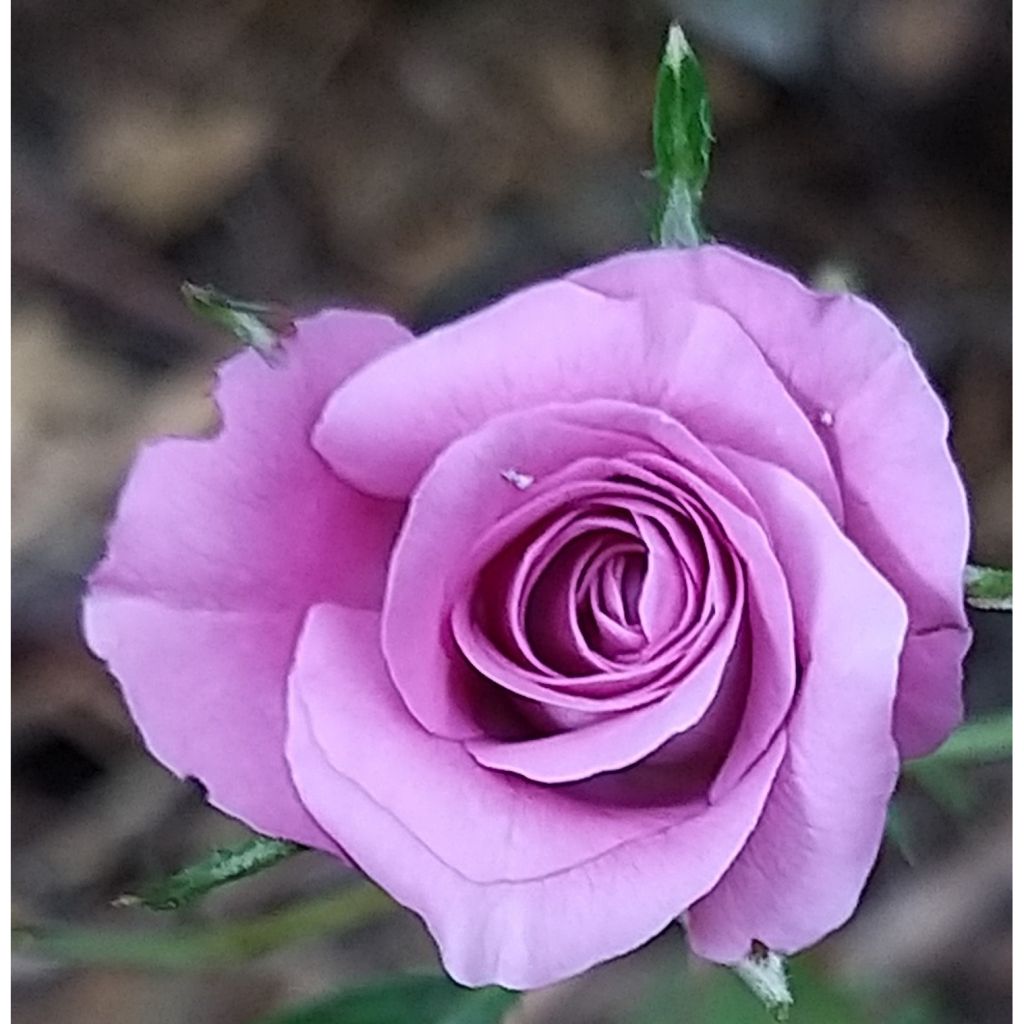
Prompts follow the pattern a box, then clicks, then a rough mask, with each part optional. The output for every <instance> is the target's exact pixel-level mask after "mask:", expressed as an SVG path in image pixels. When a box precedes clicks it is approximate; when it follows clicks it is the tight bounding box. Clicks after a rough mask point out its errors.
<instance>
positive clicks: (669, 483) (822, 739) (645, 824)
mask: <svg viewBox="0 0 1024 1024" xmlns="http://www.w3.org/2000/svg"><path fill="white" fill-rule="evenodd" d="M287 345H288V349H287V357H286V360H285V363H284V366H283V367H281V368H278V369H271V368H268V367H267V366H265V365H264V364H262V363H261V361H260V360H259V359H258V358H257V357H256V356H255V355H254V354H253V353H246V354H244V355H240V356H237V357H236V358H234V359H232V360H230V361H229V362H227V363H226V364H225V365H224V366H223V368H222V369H221V372H220V384H219V389H218V395H217V397H218V402H219V405H220V408H221V411H222V414H223V418H224V424H223V428H222V431H221V433H220V434H219V436H217V437H216V438H213V439H212V440H183V439H167V440H163V441H160V442H157V443H156V444H154V445H152V446H150V447H149V448H147V449H146V450H145V451H143V452H142V454H141V455H140V457H139V459H138V461H137V463H136V465H135V467H134V470H133V471H132V474H131V476H130V478H129V480H128V482H127V484H126V486H125V489H124V493H123V495H122V497H121V501H120V507H119V509H118V513H117V517H116V519H115V521H114V523H113V526H112V528H111V530H110V536H109V547H108V551H107V554H106V557H105V559H104V560H103V562H102V563H101V564H100V565H99V567H98V568H97V570H96V571H95V573H94V575H93V576H92V579H91V584H90V592H89V596H88V598H87V601H86V607H85V628H86V632H87V636H88V639H89V643H90V644H91V646H92V648H93V649H94V650H95V651H96V652H97V653H98V654H99V655H100V656H102V657H103V658H105V659H106V660H107V661H108V662H109V665H110V667H111V670H112V671H113V673H114V674H115V675H116V676H117V677H118V679H119V680H120V682H121V685H122V687H123V691H124V694H125V697H126V700H127V703H128V706H129V708H130V710H131V712H132V714H133V716H134V718H135V720H136V722H137V723H138V725H139V728H140V729H141V731H142V733H143V735H144V737H145V739H146V742H147V744H148V745H149V747H150V749H151V750H152V752H153V753H154V754H155V755H156V756H157V757H158V758H159V759H160V760H162V761H163V762H164V763H165V764H167V765H168V766H169V767H170V768H172V769H173V770H175V771H176V772H178V773H180V774H182V775H188V776H195V777H198V778H199V779H200V780H201V781H202V782H203V783H204V784H205V785H206V787H207V788H208V792H209V797H210V799H211V801H212V802H213V803H214V804H216V805H217V806H218V807H221V808H223V809H224V810H226V811H227V812H229V813H231V814H233V815H235V816H236V817H238V818H241V819H242V820H244V821H246V822H247V823H249V824H250V825H251V826H253V827H255V828H256V829H259V830H261V831H263V832H266V833H271V834H274V835H277V836H285V837H289V838H292V839H295V840H298V841H300V842H303V843H308V844H311V845H313V846H316V847H319V848H321V849H324V850H328V851H332V852H335V853H339V854H340V853H342V852H343V853H344V854H345V855H347V856H348V857H349V858H351V860H352V861H354V862H355V863H356V864H357V865H359V866H360V867H361V868H362V869H364V870H365V872H366V873H367V874H368V875H369V876H370V877H371V878H373V879H374V880H376V881H377V882H378V883H380V884H381V885H382V886H383V887H384V888H385V889H387V890H388V891H389V892H391V893H392V894H393V895H394V896H395V897H396V898H397V899H398V900H399V901H400V902H402V903H404V904H406V905H407V906H409V907H411V908H413V909H414V910H415V911H417V912H418V913H419V914H420V915H421V916H422V917H423V918H424V919H425V920H426V922H427V925H428V927H429V928H430V930H431V932H432V933H433V935H434V937H435V938H436V940H437V942H438V943H439V945H440V948H441V951H442V955H443V958H444V961H445V964H446V966H447V968H448V970H449V972H450V973H451V974H452V975H453V976H454V977H455V978H456V979H457V980H459V981H462V982H464V983H467V984H470V985H477V984H483V983H488V982H498V983H501V984H504V985H506V986H509V987H512V988H529V987H533V986H538V985H543V984H546V983H549V982H552V981H556V980H558V979H560V978H564V977H567V976H569V975H572V974H574V973H576V972H578V971H581V970H583V969H585V968H587V967H588V966H590V965H592V964H594V963H596V962H598V961H601V960H604V959H607V958H609V957H612V956H615V955H617V954H620V953H623V952H625V951H628V950H630V949H632V948H634V947H636V946H638V945H639V944H641V943H642V942H644V941H645V940H647V939H648V938H650V937H651V936H653V935H654V934H656V933H657V932H658V931H659V930H661V929H662V928H663V927H664V926H665V925H666V924H668V923H669V922H671V921H672V920H673V919H675V918H678V917H680V916H682V918H683V919H684V921H685V924H686V926H687V928H688V932H689V938H690V942H691V944H692V946H693V948H694V949H695V950H696V952H698V953H699V954H701V955H703V956H706V957H709V958H711V959H714V960H718V961H722V962H731V961H736V960H738V959H740V958H742V957H743V956H744V955H745V954H747V953H748V952H749V951H750V949H751V943H752V941H753V940H758V941H760V942H763V943H765V944H766V945H768V946H769V947H771V948H773V949H776V950H779V951H782V952H790V951H794V950H797V949H800V948H802V947H805V946H807V945H809V944H811V943H813V942H815V941H816V940H817V939H819V938H820V937H821V936H823V935H824V934H825V933H827V932H829V931H830V930H832V929H834V928H836V927H837V926H838V925H840V924H841V923H842V922H843V921H844V920H845V919H846V918H847V917H848V916H849V914H850V913H851V912H852V910H853V908H854V906H855V904H856V901H857V899H858V896H859V893H860V891H861V889H862V887H863V884H864V881H865V878H866V876H867V873H868V871H869V869H870V867H871V865H872V862H873V860H874V858H875V856H876V853H877V850H878V846H879V842H880V838H881V834H882V827H883V820H884V817H885V811H886V804H887V801H888V799H889V797H890V795H891V793H892V790H893V787H894V785H895V782H896V778H897V772H898V762H899V755H902V756H904V757H907V756H914V755H919V754H922V753H924V752H926V751H928V750H930V749H931V748H933V747H934V746H935V745H936V744H938V743H939V742H940V741H941V740H942V739H943V738H944V737H945V736H946V735H947V734H948V733H949V732H950V730H951V729H952V727H953V726H954V725H955V724H956V722H957V721H958V720H959V717H960V713H961V705H960V684H961V661H962V656H963V654H964V651H965V648H966V646H967V644H968V640H969V633H968V630H967V628H966V623H965V619H964V612H963V607H962V600H961V590H960V588H961V575H962V571H963V568H964V560H965V555H966V543H967V533H968V523H967V513H966V508H965V501H964V495H963V490H962V487H961V484H960V481H959V478H958V476H957V473H956V470H955V468H954V465H953V462H952V460H951V458H950V455H949V452H948V449H947V446H946V434H947V420H946V416H945V414H944V412H943V409H942V407H941V405H940V404H939V402H938V400H937V399H936V397H935V395H934V393H933V392H932V390H931V388H930V387H929V385H928V384H927V382H926V380H925V378H924V376H923V374H922V373H921V370H920V369H919V367H918V366H917V364H916V363H915V361H914V358H913V356H912V354H911V351H910V349H909V347H908V346H907V344H906V343H905V342H904V340H903V339H902V338H901V337H900V335H899V333H898V332H897V330H896V329H895V328H894V327H893V326H892V324H891V323H889V321H888V320H886V319H885V318H884V317H883V316H882V315H881V314H880V313H879V312H878V311H877V310H876V309H874V308H873V307H872V306H870V305H868V304H866V303H865V302H862V301H861V300H859V299H856V298H853V297H850V296H824V295H817V294H814V293H813V292H810V291H808V290H806V289H805V288H804V287H802V286H801V285H800V284H799V283H797V282H796V281H795V280H794V279H793V278H791V277H789V276H787V275H786V274H784V273H782V272H780V271H778V270H775V269H772V268H771V267H768V266H766V265H764V264H762V263H760V262H757V261H755V260H753V259H750V258H748V257H746V256H743V255H740V254H739V253H736V252H734V251H732V250H729V249H727V248H723V247H717V246H715V247H703V248H700V249H697V250H692V251H687V252H676V251H660V252H640V253H634V254H628V255H624V256H622V257H619V258H616V259H612V260H610V261H608V262H606V263H603V264H600V265H598V266H594V267H590V268H587V269H585V270H582V271H579V272H577V273H574V274H571V275H569V276H568V277H567V278H565V279H563V280H558V281H553V282H549V283H545V284H541V285H538V286H536V287H532V288H528V289H526V290H525V291H522V292H519V293H517V294H515V295H513V296H511V297H510V298H508V299H506V300H504V301H502V302H499V303H497V304H496V305H494V306H491V307H488V308H486V309H484V310H482V311H481V312H478V313H476V314H474V315H471V316H468V317H466V318H464V319H462V320H459V321H457V322H455V323H453V324H449V325H447V326H444V327H441V328H438V329H436V330H434V331H431V332H429V333H428V334H426V335H424V336H423V337H421V338H418V339H416V340H412V339H411V338H410V337H409V335H408V334H407V332H406V331H405V330H403V329H402V328H401V327H399V326H397V325H396V324H395V323H393V322H392V321H391V320H389V319H387V318H385V317H382V316H377V315H372V314H368V313H358V312H350V311H332V312H327V313H322V314H320V315H318V316H315V317H312V318H310V319H308V320H304V321H300V323H299V324H298V329H297V332H296V334H295V336H294V337H293V338H291V339H289V341H288V342H287Z"/></svg>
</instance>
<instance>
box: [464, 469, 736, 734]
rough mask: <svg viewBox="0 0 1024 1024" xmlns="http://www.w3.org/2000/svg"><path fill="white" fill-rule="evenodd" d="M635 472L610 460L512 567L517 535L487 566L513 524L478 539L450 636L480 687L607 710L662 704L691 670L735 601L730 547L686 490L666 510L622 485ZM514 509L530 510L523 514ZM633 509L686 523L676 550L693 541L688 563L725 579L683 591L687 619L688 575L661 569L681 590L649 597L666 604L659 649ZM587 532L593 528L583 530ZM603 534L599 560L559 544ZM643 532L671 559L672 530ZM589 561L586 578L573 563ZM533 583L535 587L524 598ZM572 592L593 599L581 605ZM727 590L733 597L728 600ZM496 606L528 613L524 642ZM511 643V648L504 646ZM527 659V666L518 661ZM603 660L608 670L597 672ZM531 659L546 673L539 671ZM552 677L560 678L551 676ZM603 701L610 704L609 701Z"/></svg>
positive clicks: (591, 551)
mask: <svg viewBox="0 0 1024 1024" xmlns="http://www.w3.org/2000/svg"><path fill="white" fill-rule="evenodd" d="M630 465H631V463H630V461H629V460H613V461H611V462H607V463H605V464H604V466H603V467H602V468H603V470H604V473H603V475H604V477H605V479H603V480H602V479H599V480H591V481H586V482H580V484H578V485H574V486H573V487H572V488H570V489H569V492H568V493H567V494H563V496H564V497H566V498H567V501H566V504H567V505H568V506H569V508H568V509H567V510H566V511H565V514H564V516H562V517H559V515H558V514H557V510H549V513H548V520H547V522H548V523H549V525H548V527H547V528H546V529H545V530H544V531H543V532H542V533H541V534H540V536H538V535H537V534H530V533H527V536H528V537H529V541H528V543H527V545H526V550H527V551H528V555H526V556H524V557H523V558H521V559H520V560H518V562H517V559H516V558H515V557H511V556H509V555H508V553H507V552H508V547H511V548H513V549H514V548H515V547H517V546H518V545H517V542H521V538H519V537H515V536H513V537H511V538H509V542H508V546H507V547H506V549H504V550H503V551H501V552H498V553H496V555H495V557H491V558H487V555H489V554H490V553H491V552H492V551H493V550H494V548H495V547H497V544H496V543H495V536H493V534H496V535H497V537H498V538H499V539H503V538H507V537H509V534H510V533H512V534H514V533H515V532H516V530H515V527H519V524H518V523H517V524H514V527H512V528H510V527H509V524H508V522H507V521H503V522H501V523H499V524H497V525H496V527H495V529H494V530H493V531H489V532H488V533H487V534H485V536H484V537H483V538H481V541H480V544H479V545H478V547H477V554H478V555H480V556H481V560H482V561H484V564H483V565H482V566H481V568H480V570H479V571H478V574H477V577H476V583H475V585H474V586H473V587H472V588H471V596H470V595H467V597H466V598H465V599H462V600H460V601H457V602H456V605H455V607H454V608H453V612H452V629H453V634H454V638H455V642H456V645H457V647H458V649H459V650H460V651H461V652H462V653H463V654H464V655H465V657H466V658H467V660H468V661H469V662H470V664H472V665H473V667H474V668H475V669H476V670H477V671H478V672H479V673H480V674H481V676H482V677H483V678H482V680H481V684H482V685H486V683H487V681H490V682H491V683H496V684H498V685H499V686H501V687H503V688H505V689H506V690H508V691H511V692H512V693H515V694H518V695H519V696H521V697H526V698H528V699H532V700H538V701H540V702H542V703H550V704H552V705H555V706H559V707H568V708H574V709H577V710H587V711H590V712H592V713H595V714H603V713H606V712H607V711H609V710H612V709H613V708H622V707H627V706H637V705H638V704H640V703H645V702H649V701H650V700H652V699H656V698H657V697H659V696H662V695H663V693H664V692H665V688H666V687H668V686H671V685H675V683H674V682H673V681H674V680H678V679H679V678H681V674H683V673H685V671H686V670H687V669H688V668H690V667H692V666H693V665H695V664H697V663H698V662H699V661H700V659H701V657H702V656H703V655H704V653H705V651H706V650H707V649H708V648H709V646H710V645H711V644H712V643H713V642H714V638H715V636H716V629H715V627H714V619H715V617H716V615H717V616H721V614H722V613H723V611H724V610H725V609H727V608H728V606H729V604H730V603H731V601H732V600H734V599H735V598H734V595H735V586H734V584H732V582H731V581H734V580H735V578H736V575H737V572H738V570H737V569H736V568H735V567H733V568H732V569H731V570H726V569H725V568H724V564H723V562H722V558H721V549H722V548H723V546H725V547H727V542H726V541H725V538H724V536H723V535H722V534H721V531H720V530H718V529H716V528H715V525H714V522H713V519H712V518H711V517H710V514H709V512H708V510H707V509H704V508H703V507H702V505H701V503H700V502H698V501H696V499H694V498H693V497H692V496H691V495H688V494H685V493H683V492H682V491H680V492H679V493H678V494H677V495H676V496H675V501H674V502H673V501H671V500H669V499H668V498H666V497H665V496H663V495H661V494H657V493H652V492H651V490H650V489H649V488H648V487H646V486H645V485H644V484H643V483H638V482H633V481H628V480H627V479H625V473H624V471H625V469H626V468H628V467H629V466H630ZM608 477H614V479H608ZM661 486H662V487H664V482H662V483H661ZM652 501H653V503H654V504H653V505H652ZM581 506H582V507H583V508H584V509H585V510H586V511H585V512H584V513H583V514H578V513H574V512H572V511H570V510H572V509H576V508H579V507H581ZM519 511H520V512H521V513H525V512H526V511H527V507H526V506H524V507H523V508H522V509H520V510H519ZM640 511H642V512H644V513H646V514H648V515H649V516H658V517H661V518H664V519H671V518H677V519H682V520H685V521H686V522H687V524H690V526H691V527H692V529H688V530H685V529H684V530H677V531H675V534H674V538H675V540H676V542H678V543H683V544H686V545H692V544H693V543H694V542H695V540H699V541H700V544H699V546H700V548H701V550H700V551H699V552H697V553H688V554H687V557H686V561H687V562H688V564H689V565H692V566H694V567H699V568H703V569H704V570H705V571H708V570H709V569H710V571H711V573H712V575H715V576H718V577H720V578H719V579H716V580H715V581H714V585H713V586H709V585H708V582H707V581H706V580H702V581H700V583H699V586H697V587H691V588H690V589H693V590H694V591H695V592H697V593H700V594H701V597H702V607H701V611H700V614H699V615H697V614H695V615H694V616H691V617H689V618H688V619H683V618H682V617H681V616H680V615H679V612H680V611H681V609H682V602H683V596H682V594H681V589H682V587H683V586H684V580H685V576H686V571H684V570H683V569H677V570H676V571H675V572H674V573H673V572H670V571H668V570H667V569H663V571H662V573H661V579H662V580H663V581H664V585H665V586H671V587H673V588H674V589H675V590H676V591H677V594H676V596H675V597H674V598H672V599H670V600H669V601H668V602H666V601H664V600H663V599H659V598H657V597H656V596H655V598H654V599H653V600H654V602H655V605H657V604H661V606H662V607H661V608H660V609H658V610H657V611H656V614H660V615H661V616H662V619H663V621H664V628H663V629H661V631H660V634H661V635H659V636H657V637H656V639H657V641H658V642H657V643H656V644H654V645H652V644H651V638H650V637H649V636H647V634H646V633H645V632H644V630H643V628H642V623H641V621H640V620H641V615H642V614H643V615H646V607H645V609H644V611H643V612H641V603H642V602H645V601H647V600H649V599H651V598H650V593H649V592H648V591H647V586H648V563H649V561H650V557H651V551H650V549H649V548H647V547H646V546H645V545H644V544H643V542H642V538H640V537H639V536H635V537H631V536H628V532H627V531H628V529H629V528H632V530H633V531H634V533H635V534H639V529H638V527H637V525H636V523H637V519H638V512H640ZM510 518H512V517H510ZM624 524H628V526H627V525H624ZM698 524H699V525H698ZM587 529H589V530H590V531H591V532H590V533H584V531H585V530H587ZM522 530H523V531H524V532H526V531H528V524H526V523H524V524H523V525H522ZM602 531H604V532H605V533H606V534H607V537H608V547H607V549H606V550H601V549H600V548H599V546H598V549H597V550H596V552H595V548H594V547H593V546H591V545H590V544H587V545H584V546H577V545H576V544H575V543H573V544H572V545H571V549H568V548H566V546H565V544H567V543H569V542H573V541H575V540H577V539H579V538H581V537H591V538H592V536H593V535H597V534H600V533H601V532H602ZM618 531H621V532H618ZM649 532H650V533H651V536H652V543H654V544H656V545H657V546H658V548H659V550H660V555H661V558H662V560H663V561H664V560H667V559H669V558H670V545H669V543H668V540H667V538H668V536H669V534H668V533H665V534H663V535H660V536H659V535H658V534H657V533H656V532H652V531H649ZM562 542H565V543H562ZM709 551H711V552H714V554H713V555H712V554H709ZM545 555H550V556H551V561H550V563H549V564H547V565H545V564H544V562H543V559H544V556H545ZM586 555H589V556H590V561H589V563H587V564H586V568H585V571H584V572H583V573H582V575H581V573H580V568H579V567H580V566H582V565H584V563H586V558H585V556H586ZM679 557H681V556H677V559H678V558H679ZM524 564H525V568H524ZM510 566H511V567H514V570H513V583H514V586H515V589H516V590H517V596H516V597H515V598H514V599H509V600H502V599H500V598H499V594H500V592H501V590H502V587H503V586H504V585H505V584H504V583H503V580H502V576H503V575H504V574H505V573H507V572H508V571H509V567H510ZM538 566H541V568H540V569H538ZM688 571H692V570H688ZM505 578H506V579H507V577H505ZM531 581H532V582H533V583H534V586H533V588H531V589H530V591H529V593H526V594H524V593H523V592H524V591H526V590H527V587H528V584H529V583H530V582H531ZM576 581H579V582H576ZM723 588H724V590H723ZM574 594H579V595H582V596H583V597H584V598H589V601H584V602H583V603H582V606H581V604H580V602H577V601H575V599H574ZM710 594H717V595H718V597H719V600H717V601H716V602H711V601H709V600H708V596H709V595H710ZM725 594H728V595H729V597H728V598H725V597H724V595H725ZM520 595H523V596H520ZM495 607H502V608H505V609H508V610H510V611H511V610H512V609H514V608H517V607H518V608H524V609H525V611H524V617H523V626H522V630H521V633H520V634H519V635H517V636H514V637H512V636H510V631H508V630H507V629H504V630H503V629H502V628H501V626H502V624H501V623H500V622H496V621H495V617H494V615H493V609H494V608H495ZM666 607H667V609H668V610H667V611H666ZM672 615H674V616H675V617H676V618H677V619H678V620H679V624H680V625H681V627H682V628H681V629H677V630H673V629H672V628H670V627H671V622H670V621H669V617H670V616H672ZM495 627H497V628H496V629H495ZM698 627H703V628H698ZM492 630H493V631H492ZM510 640H513V641H514V643H513V644H511V645H510ZM524 653H526V654H529V655H532V658H526V657H523V654H524ZM589 655H593V657H590V656H589ZM598 659H601V660H602V661H603V662H604V664H595V662H597V661H598ZM530 661H532V662H533V664H532V665H531V664H530V663H529V662H530ZM538 662H541V663H542V665H540V666H539V667H536V666H537V663H538ZM591 666H593V667H591ZM581 668H582V669H583V671H581ZM551 669H556V670H557V673H556V674H554V675H552V672H551ZM609 700H611V701H612V702H613V703H611V704H609V703H607V702H608V701H609Z"/></svg>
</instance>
